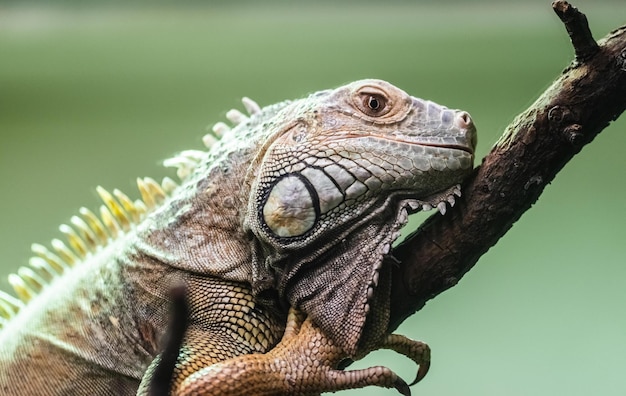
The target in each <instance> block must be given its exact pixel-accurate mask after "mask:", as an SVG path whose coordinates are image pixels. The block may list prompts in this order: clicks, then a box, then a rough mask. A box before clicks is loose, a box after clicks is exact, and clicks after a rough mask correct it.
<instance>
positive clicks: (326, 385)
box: [173, 309, 430, 396]
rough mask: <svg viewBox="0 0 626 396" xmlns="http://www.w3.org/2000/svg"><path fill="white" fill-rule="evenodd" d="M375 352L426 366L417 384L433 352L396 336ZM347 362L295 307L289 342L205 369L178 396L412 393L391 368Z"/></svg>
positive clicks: (422, 372)
mask: <svg viewBox="0 0 626 396" xmlns="http://www.w3.org/2000/svg"><path fill="white" fill-rule="evenodd" d="M374 349H391V350H393V351H396V352H398V353H401V354H403V355H405V356H407V357H408V358H410V359H411V360H413V361H414V362H416V363H417V364H418V365H419V366H420V368H419V370H418V374H417V377H416V379H415V381H414V382H413V383H416V382H418V381H419V380H421V379H422V378H423V377H424V376H425V375H426V373H427V371H428V367H429V365H430V349H429V347H428V346H427V345H426V344H424V343H422V342H419V341H414V340H410V339H408V338H406V337H403V336H400V335H395V334H392V335H389V336H387V337H386V338H385V339H384V340H383V341H382V342H381V344H380V345H379V346H378V347H377V348H374ZM368 352H370V351H368ZM346 358H348V355H347V354H346V352H345V351H344V350H343V349H342V348H341V346H339V345H336V344H335V343H334V342H333V341H332V340H331V339H330V338H328V337H326V336H325V335H324V334H323V333H322V332H321V331H320V329H319V328H318V327H317V326H315V325H314V324H313V322H312V321H311V320H310V319H309V318H306V317H305V315H304V314H303V313H301V312H298V311H297V310H295V309H291V310H290V312H289V317H288V321H287V327H286V329H285V333H284V335H283V338H282V340H281V341H280V342H279V343H278V344H277V345H276V347H274V348H273V349H272V350H270V351H269V352H267V353H265V354H250V355H242V356H238V357H235V358H232V359H229V360H226V361H224V362H221V363H216V364H213V365H210V366H207V367H205V368H203V369H200V370H199V371H197V372H195V373H194V374H192V375H190V376H189V377H187V378H186V379H185V380H184V381H183V382H182V383H180V385H179V386H178V387H177V388H176V389H175V390H174V392H173V393H174V394H175V395H178V396H192V395H193V396H201V395H235V396H236V395H250V394H254V395H266V396H269V395H317V394H320V393H322V392H333V391H338V390H344V389H354V388H362V387H365V386H370V385H374V386H380V387H385V388H396V389H397V390H398V391H399V392H400V393H402V394H403V395H410V393H411V392H410V390H409V386H408V385H407V383H406V382H405V381H404V380H402V378H400V377H399V376H398V375H396V374H395V373H394V372H393V371H391V370H390V369H389V368H387V367H382V366H376V367H370V368H367V369H363V370H350V371H343V370H338V369H337V367H338V365H339V364H340V362H341V361H342V360H344V359H346Z"/></svg>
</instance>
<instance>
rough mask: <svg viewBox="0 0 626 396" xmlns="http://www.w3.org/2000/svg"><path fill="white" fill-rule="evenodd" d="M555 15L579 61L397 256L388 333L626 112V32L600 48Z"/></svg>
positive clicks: (559, 8) (572, 11)
mask: <svg viewBox="0 0 626 396" xmlns="http://www.w3.org/2000/svg"><path fill="white" fill-rule="evenodd" d="M552 7H553V9H554V11H555V12H556V14H557V15H558V16H559V18H560V19H561V21H562V22H563V23H564V25H565V27H566V29H567V32H568V34H569V36H570V39H571V42H572V45H573V47H574V51H575V55H576V58H575V60H574V61H573V62H572V63H571V64H570V66H569V67H567V68H566V69H565V70H564V71H563V73H562V75H561V76H560V77H558V78H557V79H556V80H555V82H554V83H553V84H552V86H550V87H549V88H548V89H547V90H546V91H545V92H544V93H543V94H542V95H541V96H540V97H539V98H538V99H537V100H536V101H535V103H533V104H532V105H531V106H530V108H529V109H528V110H526V111H525V112H524V113H522V114H520V115H518V116H517V117H516V118H515V120H514V121H513V122H512V123H511V124H510V125H509V126H508V127H507V128H506V129H505V131H504V134H503V135H502V137H501V138H500V140H499V141H498V142H497V143H496V145H495V146H494V147H493V149H492V150H491V152H490V153H489V154H488V155H487V156H486V157H485V158H484V159H483V162H482V164H481V166H480V167H478V168H477V169H476V170H475V171H474V173H473V174H472V176H471V177H470V178H469V179H468V180H467V181H466V182H465V185H464V186H463V188H462V191H463V197H462V199H459V200H458V201H457V206H455V207H454V208H453V210H450V211H449V213H448V214H446V215H445V216H440V215H438V214H436V215H434V216H431V217H430V218H429V219H427V220H426V221H425V222H424V224H422V226H421V227H420V228H419V229H418V230H417V231H416V232H414V233H413V234H412V235H410V236H409V237H408V238H407V239H406V240H405V241H404V242H403V243H402V244H400V245H399V246H397V247H396V248H395V249H394V250H393V255H394V256H395V257H396V258H397V259H398V260H399V261H400V264H399V265H398V267H397V268H395V269H394V274H393V285H394V287H393V292H392V312H391V322H390V331H392V330H394V329H396V328H397V327H398V325H399V324H400V323H401V322H402V321H403V320H404V319H406V318H407V317H408V316H410V315H412V314H413V313H415V312H417V311H418V310H419V309H421V308H422V307H423V306H424V305H425V304H426V302H427V301H428V300H430V299H431V298H434V297H435V296H437V295H438V294H439V293H441V292H443V291H445V290H447V289H449V288H450V287H453V286H454V285H456V284H457V283H458V282H459V280H460V279H461V277H462V276H463V275H464V274H465V273H467V271H469V270H470V269H471V268H472V267H473V266H474V265H475V264H476V262H477V261H478V259H479V258H480V257H481V256H482V255H483V254H484V253H485V252H487V250H488V249H489V248H490V247H491V246H493V245H495V244H496V242H497V241H498V240H499V239H500V238H501V237H502V236H503V235H504V234H505V233H506V232H507V231H508V230H509V229H510V228H511V226H512V225H513V223H514V222H515V221H517V220H518V219H519V218H520V216H522V214H523V213H524V212H526V210H528V209H529V208H530V207H531V205H532V204H533V203H534V202H535V201H536V200H537V199H538V198H539V196H540V195H541V193H542V192H543V189H544V187H545V186H546V185H547V184H549V183H550V182H551V181H552V180H553V179H554V177H555V176H556V174H557V173H558V172H559V171H560V170H561V169H562V168H563V166H564V165H565V164H566V163H567V162H568V161H569V160H570V159H572V158H573V157H574V156H575V155H576V154H577V153H578V152H579V151H580V150H581V149H582V147H583V146H585V145H586V144H588V143H590V142H591V141H592V140H593V139H594V138H595V136H597V135H598V134H599V133H600V132H601V131H602V130H603V129H604V128H606V127H607V126H608V125H609V123H610V122H611V121H613V120H615V119H616V118H617V117H619V115H620V114H621V113H622V112H623V111H624V109H625V108H626V26H622V27H620V28H618V29H616V30H614V31H612V32H611V33H609V34H608V35H607V36H606V37H604V38H603V39H602V40H600V42H599V43H596V41H595V40H594V39H593V37H592V35H591V32H590V30H589V27H588V24H587V18H586V16H585V15H584V14H582V13H581V12H579V11H578V10H577V9H576V8H575V7H573V6H571V5H570V4H568V3H567V2H565V1H561V0H557V1H555V2H554V3H553V4H552Z"/></svg>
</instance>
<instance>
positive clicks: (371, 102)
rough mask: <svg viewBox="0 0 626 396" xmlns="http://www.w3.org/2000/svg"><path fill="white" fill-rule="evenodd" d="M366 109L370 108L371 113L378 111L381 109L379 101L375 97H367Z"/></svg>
mask: <svg viewBox="0 0 626 396" xmlns="http://www.w3.org/2000/svg"><path fill="white" fill-rule="evenodd" d="M367 107H369V108H370V110H373V111H378V110H380V108H381V100H380V99H378V98H377V97H376V96H373V95H372V96H368V97H367Z"/></svg>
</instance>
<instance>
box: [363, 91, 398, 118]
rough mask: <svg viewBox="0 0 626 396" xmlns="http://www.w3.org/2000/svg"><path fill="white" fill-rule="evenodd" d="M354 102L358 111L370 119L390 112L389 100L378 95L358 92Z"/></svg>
mask: <svg viewBox="0 0 626 396" xmlns="http://www.w3.org/2000/svg"><path fill="white" fill-rule="evenodd" d="M356 102H357V103H356V104H357V107H358V108H359V110H361V111H362V112H363V113H365V114H366V115H368V116H370V117H380V116H383V115H385V114H387V113H389V111H390V110H391V105H390V103H389V99H387V97H386V96H384V95H382V94H379V93H373V92H367V91H365V92H360V93H359V98H358V99H357V100H356Z"/></svg>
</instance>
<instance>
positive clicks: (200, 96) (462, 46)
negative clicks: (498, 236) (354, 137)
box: [0, 0, 626, 396]
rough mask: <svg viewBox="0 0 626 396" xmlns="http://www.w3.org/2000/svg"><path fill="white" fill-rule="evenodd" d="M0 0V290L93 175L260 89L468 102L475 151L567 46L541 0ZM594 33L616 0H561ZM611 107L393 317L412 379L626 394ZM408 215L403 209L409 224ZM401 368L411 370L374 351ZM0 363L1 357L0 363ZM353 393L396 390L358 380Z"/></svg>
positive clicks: (513, 391) (192, 144)
mask: <svg viewBox="0 0 626 396" xmlns="http://www.w3.org/2000/svg"><path fill="white" fill-rule="evenodd" d="M173 4H174V3H171V2H147V1H146V2H129V3H127V2H121V1H119V2H112V3H111V2H107V5H106V6H105V5H103V4H102V3H100V2H96V1H90V2H89V1H87V2H72V1H65V2H55V3H54V6H53V5H52V4H50V3H48V2H44V1H41V2H27V3H24V2H23V1H22V2H6V1H5V2H0V193H1V195H0V197H1V198H0V252H2V260H0V275H1V278H2V280H1V281H0V287H1V288H3V289H7V288H8V285H7V282H6V281H5V280H4V279H5V278H6V276H5V275H6V274H8V273H9V272H11V271H14V270H15V269H16V268H17V267H18V266H19V265H24V264H26V263H27V259H28V257H29V255H30V253H29V246H30V244H31V243H32V242H40V243H47V241H49V240H50V239H51V238H53V237H59V235H60V234H59V232H58V231H57V227H58V225H59V224H61V223H64V222H67V221H68V220H69V218H70V217H71V216H72V215H73V214H75V213H76V211H77V209H78V208H79V207H80V206H83V205H84V206H87V207H90V208H92V209H95V208H96V207H97V206H98V205H99V204H98V201H97V198H96V193H95V187H96V186H97V185H102V186H104V187H105V188H107V189H113V188H115V187H117V188H120V189H122V190H123V191H126V192H127V193H129V194H130V195H131V196H133V197H137V195H138V194H137V193H136V188H135V187H134V180H135V178H136V177H137V176H152V177H155V178H160V177H162V176H165V175H170V176H171V175H173V172H172V171H171V170H166V169H163V168H162V167H161V165H160V160H162V159H164V158H167V157H168V156H170V155H171V154H173V153H175V152H177V151H180V150H184V149H191V148H193V149H200V148H201V147H202V145H201V142H200V138H201V136H202V135H203V134H204V133H205V131H206V127H207V126H210V125H212V124H213V123H215V122H217V121H220V120H223V119H224V114H225V112H226V111H227V110H228V109H230V108H232V107H239V108H241V106H240V105H239V98H240V97H242V96H244V95H245V96H250V97H252V98H253V99H255V100H257V101H258V102H259V103H260V104H262V105H265V104H270V103H273V102H277V101H280V100H283V99H286V98H297V97H300V96H302V95H304V94H306V93H309V92H312V91H316V90H319V89H324V88H328V87H333V86H337V85H340V84H343V83H345V82H349V81H352V80H356V79H360V78H368V77H374V78H382V79H386V80H389V81H391V82H393V83H395V84H396V85H398V86H400V87H402V88H403V89H405V90H406V91H408V92H410V93H411V94H413V95H415V96H419V97H423V98H428V99H431V100H434V101H437V102H439V103H442V104H445V105H447V106H449V107H456V108H462V109H464V110H467V111H469V112H470V113H471V114H472V116H473V118H474V120H475V122H476V124H477V125H478V128H479V147H478V158H481V157H482V156H484V155H485V154H486V153H487V152H488V150H489V148H490V146H491V145H492V144H493V143H494V142H495V141H496V140H497V138H498V136H499V135H500V134H501V132H502V130H503V129H504V127H505V126H506V125H507V124H508V123H509V122H510V121H511V120H512V118H513V117H514V116H515V115H516V114H518V113H519V112H521V111H522V110H524V109H525V108H526V107H527V106H528V105H530V104H531V103H532V101H533V100H534V99H535V98H536V96H537V95H538V94H540V93H541V92H542V91H543V90H544V89H545V88H546V87H547V86H548V85H549V84H550V82H551V81H552V80H553V79H554V78H555V77H556V76H558V75H559V73H560V72H561V70H562V69H563V68H564V67H566V66H567V65H568V63H569V62H570V60H571V59H572V48H571V46H570V44H569V40H568V37H567V35H566V33H565V30H564V28H563V26H562V25H561V23H560V22H559V21H558V19H557V17H556V16H555V15H554V14H553V12H552V11H551V8H550V3H549V1H524V2H512V1H511V2H506V1H498V2H496V1H494V2H485V1H465V2H460V1H459V2H450V1H421V2H419V1H413V2H410V1H391V2H380V1H376V2H364V1H345V2H331V1H326V2H324V1H322V2H312V1H311V2H305V1H271V2H253V1H248V2H235V1H233V2H227V1H213V2H177V3H175V4H176V5H173ZM575 5H577V6H578V7H579V8H581V10H582V11H583V12H585V13H586V14H587V16H588V18H589V20H590V25H591V28H592V31H593V32H594V34H595V37H596V38H600V37H602V36H604V35H605V34H606V33H607V32H608V31H610V30H611V29H612V28H615V27H617V26H619V25H621V24H624V23H625V22H626V4H625V3H624V2H621V1H615V2H611V1H591V0H578V1H575ZM625 129H626V120H624V119H622V120H618V121H617V122H615V123H614V124H613V125H612V126H610V127H609V128H608V129H607V130H605V131H604V132H603V133H602V134H601V135H600V136H599V137H598V138H597V139H596V141H595V142H593V143H592V144H591V145H589V146H588V147H586V148H585V149H584V150H583V152H582V153H581V154H580V155H578V156H577V157H576V158H575V159H574V160H573V161H572V162H571V163H570V164H568V165H567V166H566V168H565V169H564V170H563V171H562V172H561V173H560V174H559V175H558V176H557V178H556V180H555V181H554V182H553V183H552V184H551V185H550V186H548V187H547V188H546V190H545V193H544V194H543V195H542V197H541V198H540V199H539V201H538V203H537V204H535V206H534V207H533V208H532V209H531V210H530V211H529V212H528V213H527V214H526V215H524V217H523V218H522V219H521V220H520V221H519V222H518V223H517V224H516V225H515V226H514V227H513V229H512V230H511V231H510V232H509V233H508V234H507V235H506V236H505V238H504V239H503V240H501V241H500V242H499V243H498V244H497V245H496V246H495V247H494V248H492V249H491V250H490V251H489V252H488V253H487V254H486V255H484V257H483V258H482V259H481V260H480V262H479V263H478V264H477V266H476V267H475V268H474V269H473V270H472V271H470V272H469V273H468V274H467V275H466V276H465V277H464V278H463V279H462V281H461V282H460V283H459V285H457V286H456V287H454V288H452V289H451V290H449V291H447V292H445V293H443V294H442V295H440V296H438V297H437V298H436V299H434V300H432V301H430V302H429V303H428V304H427V305H426V307H425V308H424V309H422V310H421V311H420V312H419V313H418V314H416V315H414V316H413V317H411V318H410V319H409V320H407V321H406V322H405V323H404V324H403V326H402V327H401V328H400V330H399V332H400V333H403V334H406V335H409V336H411V337H414V338H418V339H423V340H425V341H427V342H428V343H429V344H430V345H431V347H432V349H433V365H432V369H431V372H430V374H429V375H428V376H427V377H426V379H425V380H424V382H423V383H421V384H419V385H417V386H416V387H414V388H413V391H414V393H415V394H419V395H438V396H441V395H520V396H521V395H564V394H567V395H589V394H597V395H624V394H626V375H625V374H624V369H626V318H625V316H624V312H625V310H624V308H625V307H626V266H625V264H626V242H625V240H624V239H625V236H626V226H625V222H624V220H626V216H625V214H626V210H625V208H624V197H625V196H626V187H625V183H624V181H625V180H624V172H625V171H626V156H625V155H624V152H625V151H626V133H625V132H626V131H625ZM419 220H420V218H416V219H415V220H414V222H413V224H414V225H415V223H416V222H418V221H419ZM375 364H385V365H388V366H390V367H392V368H393V369H394V370H396V371H397V372H398V373H399V374H400V375H402V376H403V377H404V378H406V379H407V380H411V379H412V377H413V375H414V372H415V367H414V366H413V365H412V363H410V362H409V361H407V360H405V359H404V358H401V357H399V356H396V355H393V354H388V353H375V354H373V355H372V356H370V357H368V358H367V359H366V360H365V361H363V362H359V363H358V364H357V365H355V367H365V366H370V365H375ZM0 369H1V368H0ZM341 394H344V395H348V394H353V395H357V394H358V395H394V394H396V393H395V391H392V390H380V389H365V390H359V391H349V392H342V393H341Z"/></svg>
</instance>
